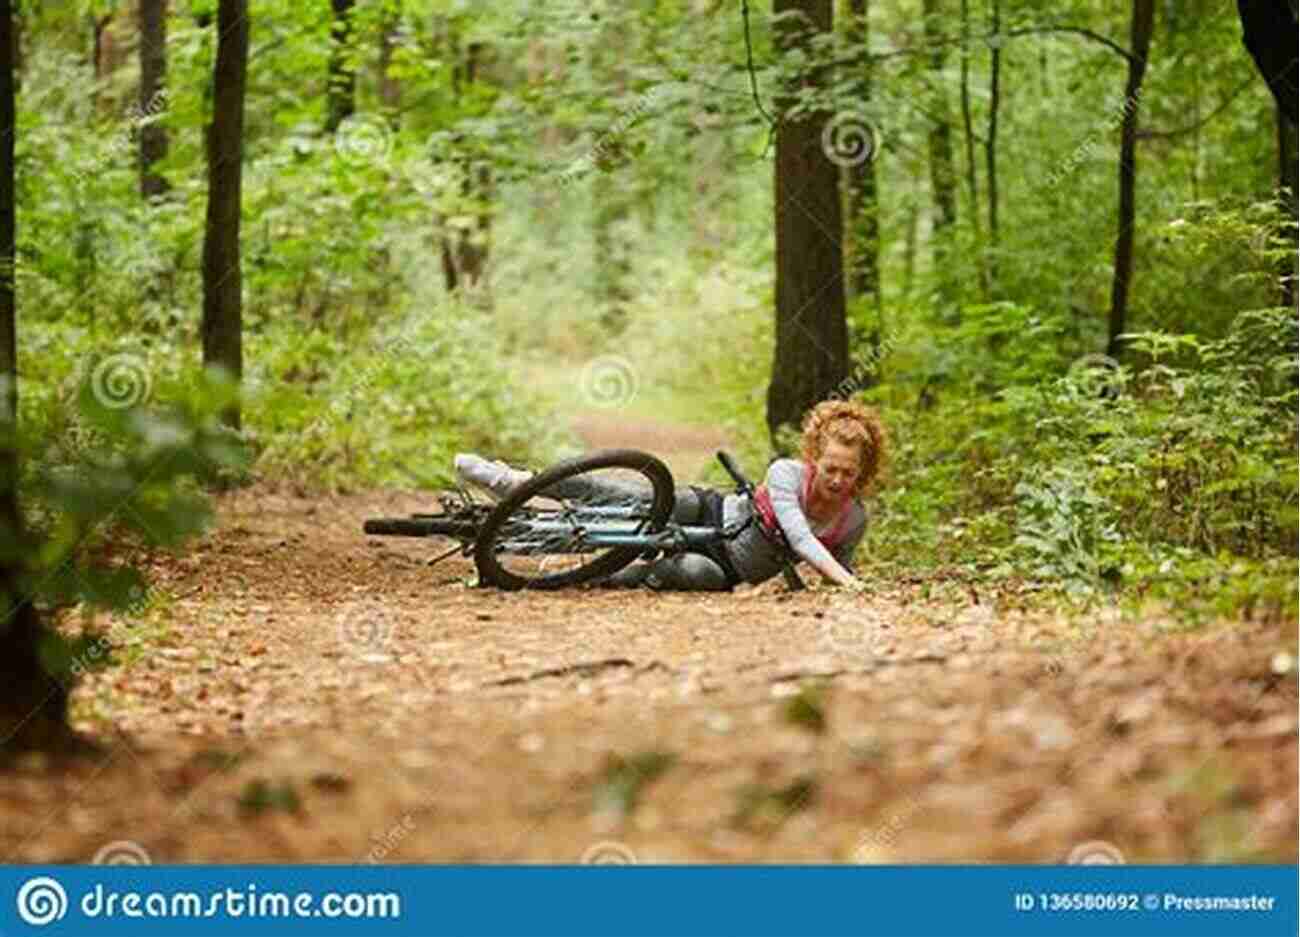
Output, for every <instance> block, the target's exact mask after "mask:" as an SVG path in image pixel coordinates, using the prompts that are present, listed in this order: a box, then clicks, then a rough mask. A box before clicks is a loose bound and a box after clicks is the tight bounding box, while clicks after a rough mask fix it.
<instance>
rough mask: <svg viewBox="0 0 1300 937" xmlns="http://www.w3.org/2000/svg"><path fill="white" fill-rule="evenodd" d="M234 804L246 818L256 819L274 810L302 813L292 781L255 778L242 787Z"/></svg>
mask: <svg viewBox="0 0 1300 937" xmlns="http://www.w3.org/2000/svg"><path fill="white" fill-rule="evenodd" d="M235 802H236V804H237V805H238V806H239V810H240V813H241V814H243V815H244V816H246V817H256V816H259V815H261V814H264V813H269V812H271V811H276V810H278V811H282V812H284V813H301V812H302V798H301V797H300V796H299V794H298V791H297V790H296V789H295V788H294V786H293V782H292V781H268V780H267V779H266V778H256V779H254V780H252V781H249V782H248V783H247V784H246V785H244V789H243V790H242V791H240V793H239V797H237V798H236V801H235Z"/></svg>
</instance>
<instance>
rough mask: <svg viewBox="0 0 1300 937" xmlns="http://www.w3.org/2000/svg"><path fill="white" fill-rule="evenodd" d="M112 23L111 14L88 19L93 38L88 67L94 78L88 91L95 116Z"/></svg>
mask: <svg viewBox="0 0 1300 937" xmlns="http://www.w3.org/2000/svg"><path fill="white" fill-rule="evenodd" d="M112 22H113V14H112V13H107V14H105V15H104V16H99V17H96V16H92V17H91V19H90V28H91V31H92V35H93V37H94V43H93V47H92V49H91V52H90V67H91V71H92V74H93V76H94V83H93V85H92V86H91V89H90V109H91V112H92V113H93V114H95V115H96V116H98V115H99V105H100V100H99V83H100V81H102V80H103V78H104V76H105V75H106V74H108V71H109V67H108V58H109V56H108V51H107V49H106V48H105V47H106V46H107V45H108V44H109V41H110V40H109V36H108V27H109V25H110V24H111V23H112Z"/></svg>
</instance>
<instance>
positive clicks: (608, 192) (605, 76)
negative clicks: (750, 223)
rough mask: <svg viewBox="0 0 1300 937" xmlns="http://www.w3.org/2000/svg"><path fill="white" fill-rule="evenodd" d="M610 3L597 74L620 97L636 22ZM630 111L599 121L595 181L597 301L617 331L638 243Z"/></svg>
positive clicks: (603, 318) (596, 56) (597, 44)
mask: <svg viewBox="0 0 1300 937" xmlns="http://www.w3.org/2000/svg"><path fill="white" fill-rule="evenodd" d="M617 9H618V7H616V6H614V5H608V6H606V7H605V10H606V17H605V20H604V22H603V23H602V24H601V28H600V29H599V30H597V31H596V32H595V33H594V34H593V37H592V42H593V45H592V48H591V55H590V61H591V75H592V78H593V79H594V80H595V82H596V83H597V85H598V86H600V87H602V88H607V89H609V94H610V96H611V97H613V98H615V99H622V98H623V96H624V94H625V93H626V92H627V70H626V68H624V67H623V63H622V58H621V54H620V46H622V45H626V44H628V43H629V40H630V39H631V36H630V35H629V34H628V31H630V30H631V29H632V24H631V22H630V20H629V19H628V18H627V17H624V16H621V15H619V14H618V13H616V12H615V10H617ZM624 113H625V112H621V113H618V114H614V115H610V116H608V117H606V118H603V119H601V120H600V121H598V122H597V125H596V126H595V128H594V130H595V136H594V138H593V139H594V152H593V154H592V156H593V160H594V163H595V166H594V170H595V171H594V173H593V176H592V183H591V223H592V232H591V236H592V248H593V253H594V258H593V260H594V268H595V269H594V274H595V286H596V304H597V307H598V308H599V309H600V322H601V325H602V326H604V328H605V329H606V331H608V332H609V333H611V334H613V335H617V334H619V333H620V332H622V331H623V330H624V329H625V328H626V327H627V321H628V304H629V303H630V302H631V300H632V296H631V294H630V293H629V291H628V283H629V281H630V279H631V277H632V245H631V244H630V243H628V237H627V228H628V225H629V222H630V219H631V217H632V199H631V193H630V192H629V188H630V186H629V177H630V176H631V169H630V168H629V167H628V165H627V162H628V161H627V158H626V156H625V153H624V142H625V141H624V135H625V133H626V128H625V127H624V126H623V117H624ZM696 208H697V209H698V208H699V205H698V203H697V204H696Z"/></svg>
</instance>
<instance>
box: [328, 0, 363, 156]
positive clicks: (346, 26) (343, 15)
mask: <svg viewBox="0 0 1300 937" xmlns="http://www.w3.org/2000/svg"><path fill="white" fill-rule="evenodd" d="M330 4H331V7H332V9H333V14H334V19H333V23H332V25H331V27H330V64H329V102H328V107H329V111H328V113H327V115H326V117H325V132H326V133H333V132H334V131H336V130H338V129H339V125H340V124H341V123H343V121H345V120H347V119H348V118H349V117H351V116H352V114H353V112H354V111H355V110H356V106H357V73H356V69H354V68H353V67H352V65H351V64H350V63H349V62H348V54H349V52H350V51H351V49H350V46H351V44H352V8H353V6H354V5H355V4H356V0H330Z"/></svg>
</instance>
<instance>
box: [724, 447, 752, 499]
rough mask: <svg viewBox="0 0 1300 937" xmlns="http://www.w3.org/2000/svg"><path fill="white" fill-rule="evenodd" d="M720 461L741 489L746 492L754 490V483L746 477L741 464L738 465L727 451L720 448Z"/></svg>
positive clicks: (750, 492)
mask: <svg viewBox="0 0 1300 937" xmlns="http://www.w3.org/2000/svg"><path fill="white" fill-rule="evenodd" d="M718 461H719V462H721V463H722V467H723V468H724V469H726V470H727V474H728V475H730V476H731V477H732V478H733V479H735V482H736V485H737V486H738V487H739V488H740V490H741V491H743V492H744V493H745V494H752V493H753V491H754V485H753V483H752V482H751V481H750V480H749V479H748V478H746V477H745V473H744V472H742V471H741V470H740V466H738V465H737V464H736V463H735V461H734V460H733V459H732V458H731V456H729V455H728V454H727V453H725V452H723V451H722V450H721V449H719V450H718Z"/></svg>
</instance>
